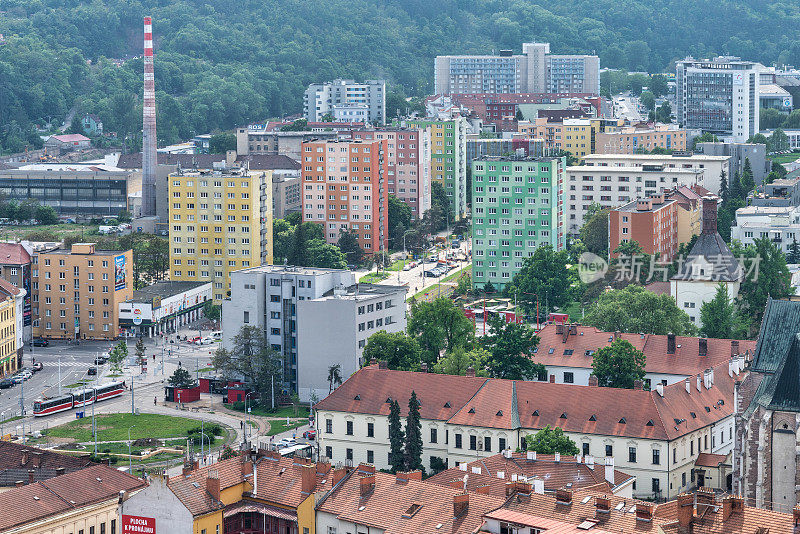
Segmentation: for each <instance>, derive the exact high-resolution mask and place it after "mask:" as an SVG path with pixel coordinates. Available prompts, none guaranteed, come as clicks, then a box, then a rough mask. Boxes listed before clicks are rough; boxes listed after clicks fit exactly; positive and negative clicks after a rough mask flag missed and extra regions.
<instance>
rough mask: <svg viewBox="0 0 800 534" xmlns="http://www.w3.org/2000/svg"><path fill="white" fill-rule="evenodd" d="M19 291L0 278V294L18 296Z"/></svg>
mask: <svg viewBox="0 0 800 534" xmlns="http://www.w3.org/2000/svg"><path fill="white" fill-rule="evenodd" d="M20 291H21V289H20V288H18V287H17V286H15V285H14V284H12V283H11V282H9V281H8V280H6V279H5V278H0V293H5V294H6V295H9V296H12V297H13V296H14V295H19V293H20Z"/></svg>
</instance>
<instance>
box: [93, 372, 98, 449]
mask: <svg viewBox="0 0 800 534" xmlns="http://www.w3.org/2000/svg"><path fill="white" fill-rule="evenodd" d="M95 400H97V388H93V389H92V437H93V438H94V455H95V456H97V423H96V422H95V418H94V401H95Z"/></svg>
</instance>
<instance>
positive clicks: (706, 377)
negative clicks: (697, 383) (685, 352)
mask: <svg viewBox="0 0 800 534" xmlns="http://www.w3.org/2000/svg"><path fill="white" fill-rule="evenodd" d="M703 387H704V388H706V389H711V369H706V370H705V371H703Z"/></svg>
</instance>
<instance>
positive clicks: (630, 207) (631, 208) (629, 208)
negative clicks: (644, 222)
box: [613, 198, 675, 213]
mask: <svg viewBox="0 0 800 534" xmlns="http://www.w3.org/2000/svg"><path fill="white" fill-rule="evenodd" d="M646 200H650V201H652V202H653V206H652V207H651V208H650V209H647V210H640V209H637V208H636V206H637V204H639V202H644V201H646ZM673 202H675V200H673V199H671V198H667V199H664V202H659V203H658V204H656V202H655V200H654V199H652V198H647V199H642V200H633V201H631V202H628V203H627V204H625V205H623V206H620V207H619V208H616V209H614V210H613V211H624V212H626V213H627V212H631V213H645V212H648V211H658V210H660V209H662V208H664V207H666V206H669V205H670V204H672V203H673Z"/></svg>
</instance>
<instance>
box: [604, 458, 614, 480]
mask: <svg viewBox="0 0 800 534" xmlns="http://www.w3.org/2000/svg"><path fill="white" fill-rule="evenodd" d="M605 476H606V482H608V483H609V484H611V485H612V486H613V485H614V457H613V456H606V471H605Z"/></svg>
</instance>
